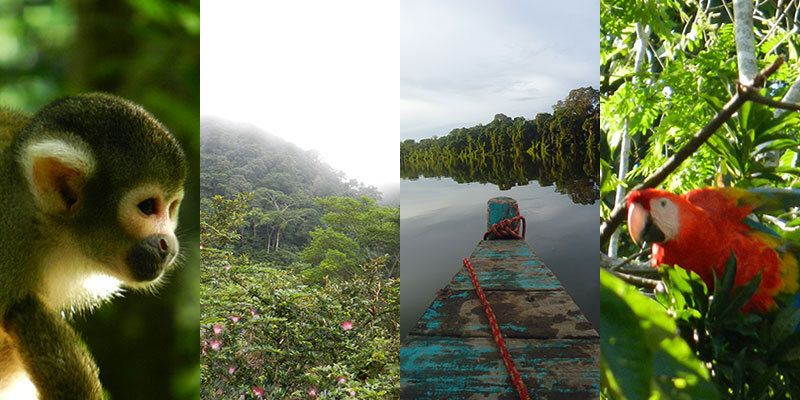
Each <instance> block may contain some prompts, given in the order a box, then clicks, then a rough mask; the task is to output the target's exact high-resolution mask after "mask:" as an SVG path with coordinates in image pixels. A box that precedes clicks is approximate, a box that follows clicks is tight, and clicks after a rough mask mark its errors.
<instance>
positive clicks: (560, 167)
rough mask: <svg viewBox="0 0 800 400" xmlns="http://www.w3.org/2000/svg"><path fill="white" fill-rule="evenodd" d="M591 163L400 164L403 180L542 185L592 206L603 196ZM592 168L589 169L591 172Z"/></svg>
mask: <svg viewBox="0 0 800 400" xmlns="http://www.w3.org/2000/svg"><path fill="white" fill-rule="evenodd" d="M590 165H591V163H590V162H589V159H586V162H581V160H579V159H574V158H571V157H569V158H561V157H556V156H553V157H546V158H537V159H533V158H532V157H531V156H530V155H529V154H528V153H522V152H514V153H512V154H508V155H506V154H493V155H483V156H480V155H478V156H474V157H470V158H462V157H457V158H456V157H451V158H446V159H439V160H433V159H427V158H426V159H420V160H415V161H413V162H411V161H406V162H401V164H400V176H401V177H402V178H403V179H410V180H416V179H418V178H419V177H425V178H438V177H448V178H451V179H453V180H454V181H456V182H458V183H470V182H480V183H492V184H495V185H497V186H498V187H499V188H500V190H508V189H511V188H512V187H514V186H523V185H527V184H528V183H530V182H531V181H538V182H539V185H540V186H553V185H555V186H556V192H558V193H561V194H565V195H567V196H569V198H570V199H571V200H572V201H573V202H574V203H578V204H592V203H594V202H595V201H597V199H598V198H599V196H600V189H599V186H598V183H597V182H598V181H597V177H596V176H594V175H590V174H587V171H586V170H587V169H588V170H589V171H592V170H593V169H591V168H590ZM587 167H589V168H587Z"/></svg>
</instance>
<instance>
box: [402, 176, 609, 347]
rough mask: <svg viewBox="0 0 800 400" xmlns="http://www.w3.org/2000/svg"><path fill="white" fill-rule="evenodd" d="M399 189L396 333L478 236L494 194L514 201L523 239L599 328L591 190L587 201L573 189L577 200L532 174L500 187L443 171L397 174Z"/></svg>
mask: <svg viewBox="0 0 800 400" xmlns="http://www.w3.org/2000/svg"><path fill="white" fill-rule="evenodd" d="M559 191H561V192H565V191H569V189H567V190H565V189H564V188H559ZM584 192H585V190H584ZM400 193H401V197H400V204H401V206H400V240H401V242H400V243H401V247H400V260H401V268H400V301H401V304H402V307H400V332H401V337H405V336H406V334H407V333H408V331H409V330H410V329H411V327H412V326H413V325H414V323H415V322H416V321H417V319H418V318H419V317H420V316H421V315H422V313H423V312H424V311H425V309H426V308H427V307H428V305H430V303H431V301H433V299H434V298H435V296H436V291H437V290H439V289H441V288H443V287H445V286H446V285H447V284H448V283H449V282H450V279H451V278H452V277H453V275H455V273H456V272H458V270H459V268H461V259H462V258H463V257H468V256H469V255H470V254H471V253H472V250H473V248H474V247H475V245H476V244H477V243H478V241H480V240H481V238H482V236H483V233H484V231H485V230H486V201H487V200H489V199H490V198H492V197H496V196H509V197H513V198H514V199H516V200H517V201H518V202H519V205H520V212H521V213H522V215H523V216H524V217H525V219H526V220H527V222H528V232H527V237H526V241H527V242H528V244H529V245H530V246H531V248H532V249H533V250H534V252H536V253H537V254H538V255H539V257H540V258H541V259H542V260H544V262H545V263H546V264H547V266H548V267H550V269H551V270H552V271H553V272H554V273H555V274H556V275H557V276H558V279H559V280H560V281H561V283H562V284H563V285H564V287H565V288H566V289H567V292H569V294H570V295H571V296H572V298H573V299H575V301H576V302H577V303H578V306H579V307H580V308H581V310H582V311H583V312H584V314H585V315H586V317H587V318H588V319H589V321H591V323H592V324H593V325H594V327H595V329H599V324H600V305H599V300H598V299H599V278H598V275H599V271H598V257H599V253H598V251H599V250H598V249H599V239H598V224H599V222H598V221H599V211H598V203H597V201H594V202H592V201H591V198H592V196H589V200H588V201H587V200H586V196H585V193H584V195H583V196H580V195H579V194H578V195H576V196H575V197H577V198H581V197H582V200H579V201H580V202H581V203H584V204H576V203H574V202H573V201H572V200H571V198H570V196H568V195H567V194H562V193H558V192H556V186H555V185H553V186H544V187H542V186H540V185H539V183H538V182H537V181H535V180H534V181H531V182H530V183H529V184H527V185H523V186H515V187H512V188H511V189H510V190H502V191H501V190H500V189H499V188H498V186H497V185H494V184H491V183H486V184H482V183H457V182H455V181H454V180H453V179H450V178H445V177H443V178H419V179H417V180H408V179H404V180H403V181H402V182H401V183H400ZM586 203H589V204H586Z"/></svg>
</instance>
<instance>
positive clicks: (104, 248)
mask: <svg viewBox="0 0 800 400" xmlns="http://www.w3.org/2000/svg"><path fill="white" fill-rule="evenodd" d="M43 139H44V140H47V139H59V140H62V141H66V142H75V143H82V145H83V146H84V147H88V149H89V150H90V153H91V155H92V157H93V159H94V165H95V168H94V172H93V173H92V174H91V175H90V176H89V178H88V180H87V181H86V184H85V186H84V187H83V188H82V190H81V200H80V203H79V204H78V206H76V209H75V210H74V212H73V213H69V214H68V215H55V216H54V215H44V214H43V213H42V212H41V210H39V209H38V208H37V206H36V203H35V198H34V196H33V194H32V193H31V191H30V188H29V183H28V181H27V178H26V177H25V174H24V172H23V170H22V166H21V164H20V158H21V155H22V153H23V151H24V149H25V148H26V145H28V144H30V143H34V142H37V141H40V140H43ZM187 171H188V167H187V164H186V158H185V155H184V152H183V150H182V149H181V146H180V144H179V143H178V142H177V140H176V139H175V138H174V137H173V136H172V135H171V134H170V133H169V132H168V131H167V129H166V128H165V127H164V126H163V125H162V124H161V123H160V122H158V121H157V120H156V119H155V118H154V117H153V116H151V115H150V114H149V113H147V112H146V111H145V110H144V109H143V108H142V107H141V106H139V105H137V104H135V103H132V102H130V101H127V100H125V99H122V98H119V97H116V96H113V95H109V94H103V93H91V94H83V95H77V96H71V97H66V98H62V99H59V100H56V101H54V102H52V103H50V104H48V105H46V106H45V107H43V108H42V109H41V110H39V111H38V112H37V113H36V114H34V115H32V116H28V115H25V114H23V113H20V112H16V111H12V110H8V109H2V108H0V204H3V211H2V212H1V213H0V317H2V326H3V327H4V330H6V333H8V334H9V335H10V337H12V338H13V340H14V343H13V344H9V343H7V342H5V343H4V337H3V335H2V332H0V363H3V362H4V361H8V358H9V357H8V354H7V353H8V349H9V348H14V347H16V348H17V354H18V355H19V356H20V358H21V360H22V363H23V365H25V369H26V372H27V373H28V374H29V375H30V378H31V380H32V381H33V382H34V383H35V385H36V386H37V389H38V390H39V395H40V398H42V399H73V398H76V399H77V398H87V399H94V398H101V391H100V383H99V380H98V378H97V367H96V366H95V364H94V362H93V361H92V358H91V356H90V355H89V353H88V352H87V351H86V349H85V346H84V345H83V343H82V342H81V341H80V338H79V337H78V335H77V334H76V333H75V332H74V331H73V330H72V328H71V327H70V326H69V325H68V324H67V323H66V322H65V321H64V320H63V319H62V318H61V317H60V316H59V313H60V311H61V310H49V309H47V307H46V306H45V305H44V302H43V301H42V299H41V297H40V296H41V293H39V292H38V290H39V289H40V288H41V286H42V277H43V276H44V275H46V274H58V270H57V268H49V269H48V270H44V267H43V266H42V265H41V264H42V263H41V262H40V261H41V256H42V255H43V254H45V253H46V252H47V250H48V249H51V248H53V247H54V246H58V245H59V243H58V239H57V238H58V237H60V236H59V235H60V234H63V233H65V232H66V233H68V234H69V236H70V237H72V238H74V239H75V240H77V241H78V243H77V245H78V247H79V248H80V249H81V252H82V253H84V254H87V255H89V256H90V257H92V258H94V259H97V260H98V261H101V262H102V258H103V255H104V254H115V251H117V250H119V249H121V248H126V246H130V245H131V244H132V243H134V242H135V240H136V239H135V238H132V237H128V236H127V234H126V233H125V231H124V229H123V227H121V226H119V225H120V224H119V222H118V221H117V210H118V204H119V201H120V199H121V197H122V196H123V194H125V193H126V192H127V191H129V190H130V189H132V188H135V187H139V186H141V185H145V184H155V185H158V186H159V187H161V188H164V189H165V190H167V191H170V192H173V193H177V192H178V191H180V190H181V189H182V186H183V184H184V180H185V178H186V175H187ZM59 360H60V361H59ZM2 372H3V370H2V369H1V368H0V387H1V386H2V380H3V376H2Z"/></svg>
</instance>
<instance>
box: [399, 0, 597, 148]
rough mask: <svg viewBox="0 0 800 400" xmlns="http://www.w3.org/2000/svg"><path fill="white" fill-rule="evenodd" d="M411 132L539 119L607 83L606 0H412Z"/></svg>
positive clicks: (404, 122) (407, 13)
mask: <svg viewBox="0 0 800 400" xmlns="http://www.w3.org/2000/svg"><path fill="white" fill-rule="evenodd" d="M400 12H401V19H400V21H401V23H400V66H401V67H400V77H401V79H400V97H401V99H400V117H401V130H400V135H401V138H402V139H407V138H414V139H419V138H423V137H430V136H433V135H438V136H443V135H445V134H447V133H448V132H450V130H452V129H453V128H458V127H463V126H473V125H476V124H479V123H484V124H485V123H488V122H490V121H491V120H492V117H494V115H495V114H497V113H504V114H506V115H508V116H510V117H516V116H524V117H526V118H532V117H533V116H534V115H536V114H537V113H539V112H550V111H552V108H551V106H552V105H553V104H555V103H556V102H557V101H558V100H560V99H563V98H564V97H566V95H567V94H568V93H569V90H571V89H574V88H577V87H582V86H593V87H595V88H597V87H598V85H599V79H600V78H599V62H600V56H599V54H600V49H599V42H600V38H599V32H600V25H599V24H600V15H599V12H600V11H599V2H598V1H597V0H573V1H533V0H510V1H509V0H507V1H488V0H481V1H479V0H437V1H431V0H403V1H402V6H401V10H400Z"/></svg>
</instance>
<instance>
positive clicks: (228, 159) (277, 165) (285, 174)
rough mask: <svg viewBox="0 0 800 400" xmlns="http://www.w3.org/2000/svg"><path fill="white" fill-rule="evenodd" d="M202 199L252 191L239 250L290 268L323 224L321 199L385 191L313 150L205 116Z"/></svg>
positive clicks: (243, 126) (377, 194)
mask: <svg viewBox="0 0 800 400" xmlns="http://www.w3.org/2000/svg"><path fill="white" fill-rule="evenodd" d="M201 125H202V133H203V134H202V137H201V142H200V152H201V166H200V167H201V168H200V169H201V171H202V173H201V179H200V182H201V184H200V195H201V197H202V199H203V200H202V201H203V204H204V205H207V203H208V202H209V201H210V199H211V197H213V196H223V197H231V196H234V195H236V194H239V193H252V195H253V198H252V200H251V201H250V202H249V206H250V211H249V212H248V213H247V216H246V219H245V224H244V226H243V227H242V229H241V233H242V238H241V241H239V242H238V243H237V247H236V249H237V250H239V251H243V252H247V253H248V254H250V256H251V257H252V258H253V259H256V260H264V261H266V260H271V261H275V262H282V263H285V264H289V263H291V262H293V261H295V259H296V257H295V256H296V253H297V252H298V251H299V250H300V249H302V248H303V247H304V246H305V245H306V244H308V241H309V239H310V236H309V232H310V231H311V230H312V229H313V228H314V227H316V226H317V225H319V224H320V217H321V216H322V213H323V209H322V205H321V204H320V203H319V202H318V201H317V199H318V198H321V197H328V196H341V197H358V196H366V197H368V198H370V199H374V200H378V199H379V198H380V195H381V194H380V193H379V192H378V190H377V189H376V188H374V187H372V186H365V185H363V184H361V183H359V182H357V181H356V180H353V179H351V180H345V176H344V174H343V173H342V172H340V171H336V170H334V169H333V168H331V167H330V166H329V165H327V164H325V163H324V162H322V161H320V158H319V156H318V155H317V154H315V153H314V152H313V151H307V150H303V149H300V148H299V147H297V146H296V145H294V144H291V143H288V142H286V141H284V140H282V139H280V138H278V137H275V136H272V135H270V134H268V133H266V132H264V131H261V130H259V129H258V128H256V127H253V126H250V125H246V124H236V123H232V122H228V121H223V120H219V119H207V118H204V119H203V121H202V122H201Z"/></svg>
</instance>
